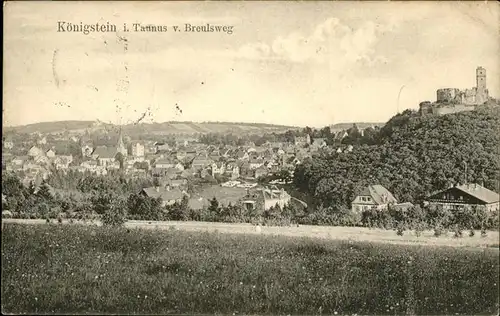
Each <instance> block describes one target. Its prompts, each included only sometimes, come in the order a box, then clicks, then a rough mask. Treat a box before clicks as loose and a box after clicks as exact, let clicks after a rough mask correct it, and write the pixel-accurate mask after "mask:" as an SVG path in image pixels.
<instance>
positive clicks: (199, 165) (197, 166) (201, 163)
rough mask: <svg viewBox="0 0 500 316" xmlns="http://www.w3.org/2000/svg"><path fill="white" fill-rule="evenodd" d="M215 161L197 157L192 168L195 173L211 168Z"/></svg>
mask: <svg viewBox="0 0 500 316" xmlns="http://www.w3.org/2000/svg"><path fill="white" fill-rule="evenodd" d="M212 163H214V161H213V160H212V159H210V158H208V157H206V156H197V157H196V158H194V159H193V161H192V162H191V168H192V169H193V170H195V171H199V170H201V169H203V168H206V167H208V166H211V165H212Z"/></svg>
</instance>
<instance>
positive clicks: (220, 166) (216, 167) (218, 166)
mask: <svg viewBox="0 0 500 316" xmlns="http://www.w3.org/2000/svg"><path fill="white" fill-rule="evenodd" d="M225 170H226V163H225V162H223V161H219V162H214V163H212V169H211V171H212V177H215V175H221V174H224V171H225Z"/></svg>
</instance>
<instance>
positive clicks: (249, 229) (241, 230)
mask: <svg viewBox="0 0 500 316" xmlns="http://www.w3.org/2000/svg"><path fill="white" fill-rule="evenodd" d="M4 223H20V224H38V225H39V224H46V221H45V220H42V219H2V226H3V224H4ZM52 223H57V221H56V220H53V221H52ZM62 224H69V221H67V220H63V222H62ZM75 224H86V225H92V224H93V225H99V226H100V225H101V223H100V222H82V221H75ZM125 227H128V228H143V229H177V230H185V231H209V232H215V231H217V232H220V233H232V234H261V235H281V236H293V237H315V238H325V239H336V240H351V241H368V242H381V243H391V244H414V245H435V246H453V247H481V248H483V247H494V246H496V247H497V248H498V244H499V233H498V232H495V231H490V232H488V236H487V237H481V236H480V235H481V234H480V232H479V231H477V232H476V234H475V236H473V237H469V233H468V232H467V231H465V232H464V237H462V238H454V237H453V233H451V232H450V233H448V234H447V235H446V236H441V237H439V238H437V237H434V235H433V231H424V232H423V233H422V235H421V236H420V237H417V236H415V234H414V232H411V231H406V232H405V234H404V235H403V236H397V235H396V232H395V231H392V230H383V229H368V228H363V227H333V226H309V225H301V226H299V227H270V226H262V227H260V231H259V229H256V226H254V225H252V224H244V223H242V224H240V223H209V222H178V221H159V222H155V221H128V222H127V223H125Z"/></svg>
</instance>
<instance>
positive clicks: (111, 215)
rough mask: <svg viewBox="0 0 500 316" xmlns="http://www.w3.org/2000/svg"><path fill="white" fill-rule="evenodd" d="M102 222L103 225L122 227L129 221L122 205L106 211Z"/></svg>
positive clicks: (119, 204) (113, 206)
mask: <svg viewBox="0 0 500 316" xmlns="http://www.w3.org/2000/svg"><path fill="white" fill-rule="evenodd" d="M101 220H102V224H103V225H106V226H122V225H123V224H124V223H125V222H126V221H127V211H126V209H125V207H124V206H123V205H121V203H118V205H112V206H111V208H109V209H107V210H106V211H104V214H103V215H102V218H101Z"/></svg>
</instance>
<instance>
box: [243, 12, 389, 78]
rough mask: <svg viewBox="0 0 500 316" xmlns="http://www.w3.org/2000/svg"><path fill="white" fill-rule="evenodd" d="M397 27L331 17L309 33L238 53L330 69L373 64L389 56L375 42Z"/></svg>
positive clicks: (257, 45)
mask: <svg viewBox="0 0 500 316" xmlns="http://www.w3.org/2000/svg"><path fill="white" fill-rule="evenodd" d="M393 29H394V28H393V25H392V24H388V25H380V24H376V23H374V22H372V21H367V22H365V23H363V24H362V25H360V26H358V27H357V28H352V27H350V26H348V25H347V24H344V23H342V22H341V21H340V20H339V19H337V18H328V19H326V20H325V21H324V22H323V23H321V24H319V25H317V26H316V27H315V28H314V29H313V31H312V32H311V33H310V34H308V35H303V34H301V33H298V32H293V33H290V34H288V35H287V36H284V37H282V36H280V37H277V38H276V39H275V40H273V41H272V43H271V44H267V43H251V44H247V45H244V46H242V47H241V48H240V49H239V51H238V54H239V56H240V57H242V58H249V59H269V58H276V59H282V60H286V61H290V62H294V63H304V62H317V63H328V64H329V65H330V68H335V67H336V66H345V65H346V64H353V63H358V62H362V63H363V65H364V66H373V65H375V64H377V63H380V62H386V61H387V58H386V57H385V56H382V55H380V54H377V52H376V50H375V45H376V44H377V43H378V41H379V40H380V38H381V35H382V34H383V33H385V32H391V31H392V30H393Z"/></svg>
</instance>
